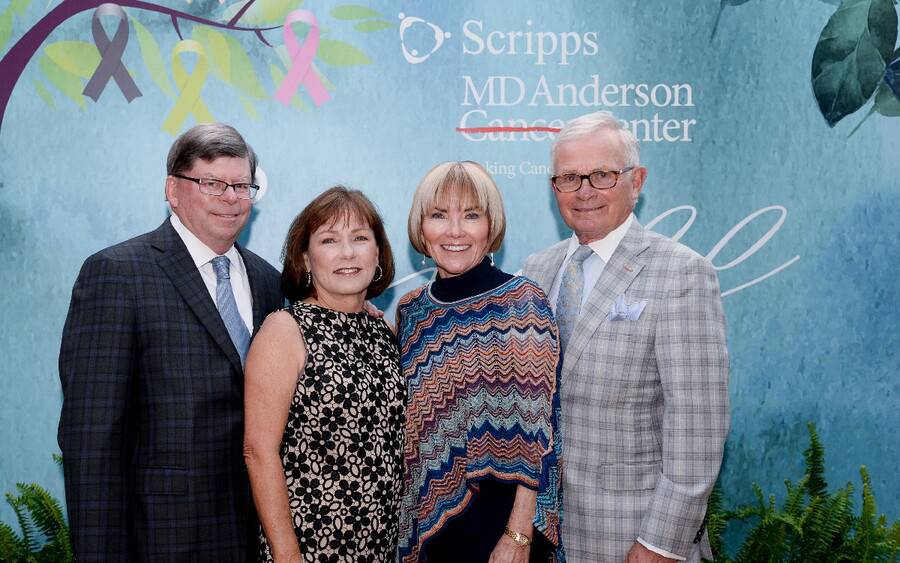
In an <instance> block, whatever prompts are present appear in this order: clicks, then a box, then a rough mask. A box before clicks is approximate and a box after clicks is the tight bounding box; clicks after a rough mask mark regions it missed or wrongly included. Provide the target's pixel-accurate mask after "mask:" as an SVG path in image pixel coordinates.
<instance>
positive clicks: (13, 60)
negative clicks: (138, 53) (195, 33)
mask: <svg viewBox="0 0 900 563" xmlns="http://www.w3.org/2000/svg"><path fill="white" fill-rule="evenodd" d="M105 1H106V0H63V2H62V3H61V4H59V5H58V6H56V7H55V8H53V9H52V10H50V12H48V13H47V15H45V16H44V17H43V18H41V19H40V20H39V21H38V22H37V23H36V24H34V25H33V26H32V27H31V29H29V30H28V31H26V32H25V34H24V35H23V36H22V37H21V38H19V40H18V41H16V44H15V45H13V46H12V48H10V50H9V51H8V52H7V53H6V54H5V55H4V56H3V59H0V129H2V127H3V117H4V116H5V115H6V106H7V105H8V104H9V98H10V97H11V96H12V92H13V89H14V88H15V86H16V83H17V82H18V81H19V78H20V77H21V76H22V72H24V70H25V67H26V66H27V65H28V63H29V61H31V59H32V57H34V55H35V53H37V51H38V49H39V48H40V46H41V45H42V44H43V43H44V41H46V40H47V38H48V37H49V36H50V34H51V33H53V31H54V30H55V29H56V28H57V27H59V26H60V25H62V24H63V23H64V22H65V21H66V20H68V19H69V18H71V17H72V16H74V15H76V14H79V13H81V12H84V11H86V10H92V9H94V8H96V7H97V6H99V5H100V4H103V3H104V2H105ZM253 2H254V0H248V2H247V5H245V6H244V7H245V8H246V7H249V4H252V3H253ZM116 3H117V4H118V5H120V6H122V7H123V8H134V9H136V10H143V11H148V12H156V13H158V14H165V15H168V16H170V17H171V18H172V21H173V23H174V24H175V29H176V32H178V25H177V20H178V19H184V20H188V21H192V22H195V23H200V24H203V25H208V26H211V27H217V28H220V29H227V30H231V31H249V32H253V33H255V34H256V35H257V37H259V38H260V40H262V42H263V43H265V44H266V45H269V43H268V42H267V41H266V40H265V37H263V35H262V32H263V31H269V30H271V29H278V27H280V26H273V27H243V26H239V25H236V23H237V22H234V23H232V22H228V23H222V22H217V21H214V20H210V19H207V18H202V17H199V16H195V15H193V14H188V13H187V12H181V11H179V10H173V9H172V8H167V7H166V6H159V5H157V4H153V3H151V2H144V1H143V0H117V2H116ZM232 20H234V18H232ZM180 36H181V34H180V33H179V37H180ZM269 46H270V47H271V45H269Z"/></svg>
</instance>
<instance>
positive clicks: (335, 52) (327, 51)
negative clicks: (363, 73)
mask: <svg viewBox="0 0 900 563" xmlns="http://www.w3.org/2000/svg"><path fill="white" fill-rule="evenodd" d="M317 54H318V56H319V58H320V59H322V61H323V62H325V63H326V64H329V65H331V66H354V65H368V64H372V61H371V59H369V57H367V56H366V55H365V53H363V52H362V51H360V50H359V49H357V48H356V47H354V46H353V45H351V44H349V43H345V42H343V41H338V40H337V39H322V40H320V41H319V52H318V53H317Z"/></svg>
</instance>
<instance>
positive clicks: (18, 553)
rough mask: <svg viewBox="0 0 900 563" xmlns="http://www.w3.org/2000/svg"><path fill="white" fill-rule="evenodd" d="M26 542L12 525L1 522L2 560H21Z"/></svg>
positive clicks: (0, 557)
mask: <svg viewBox="0 0 900 563" xmlns="http://www.w3.org/2000/svg"><path fill="white" fill-rule="evenodd" d="M24 558H25V544H24V542H23V541H22V539H21V538H20V537H19V536H18V534H16V532H15V531H14V530H13V529H12V527H11V526H9V525H8V524H6V523H4V522H0V561H21V560H22V559H24Z"/></svg>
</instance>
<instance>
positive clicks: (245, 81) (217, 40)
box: [192, 26, 267, 99]
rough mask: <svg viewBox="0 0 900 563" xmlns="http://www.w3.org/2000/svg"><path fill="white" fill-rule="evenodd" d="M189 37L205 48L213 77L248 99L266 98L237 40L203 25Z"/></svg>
mask: <svg viewBox="0 0 900 563" xmlns="http://www.w3.org/2000/svg"><path fill="white" fill-rule="evenodd" d="M192 35H193V37H194V38H195V39H197V40H198V41H200V43H202V44H203V47H204V49H206V55H207V56H208V57H209V59H210V61H211V62H212V67H211V68H212V72H213V76H215V77H216V78H218V79H220V80H222V81H223V82H225V83H227V84H230V85H231V86H234V87H235V88H237V89H238V90H240V91H241V92H243V93H244V94H246V95H248V96H252V97H254V98H258V99H264V98H266V97H267V94H266V91H265V89H264V88H263V86H262V84H261V83H260V82H259V79H258V78H257V77H256V70H255V69H254V68H253V63H252V62H251V61H250V55H248V54H247V50H246V49H245V48H244V46H243V45H242V44H241V43H240V41H238V40H237V39H235V38H234V37H232V36H231V35H229V34H227V33H221V32H219V31H216V30H215V29H211V28H208V27H202V26H197V27H195V28H194V32H193V34H192Z"/></svg>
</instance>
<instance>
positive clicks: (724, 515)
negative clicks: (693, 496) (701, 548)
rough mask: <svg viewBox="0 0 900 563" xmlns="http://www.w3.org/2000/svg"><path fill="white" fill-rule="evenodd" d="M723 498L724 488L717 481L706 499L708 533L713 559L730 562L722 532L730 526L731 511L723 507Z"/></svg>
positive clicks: (717, 562)
mask: <svg viewBox="0 0 900 563" xmlns="http://www.w3.org/2000/svg"><path fill="white" fill-rule="evenodd" d="M722 500H723V498H722V488H721V487H720V486H719V483H716V486H715V487H713V490H712V493H710V495H709V499H708V500H707V501H706V533H707V534H708V535H709V547H710V549H711V550H712V553H713V561H716V563H729V559H728V556H727V555H726V554H725V546H724V545H723V544H722V534H724V533H725V528H727V527H728V520H729V513H728V512H727V511H725V510H724V509H723V507H722V505H723V503H722Z"/></svg>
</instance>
